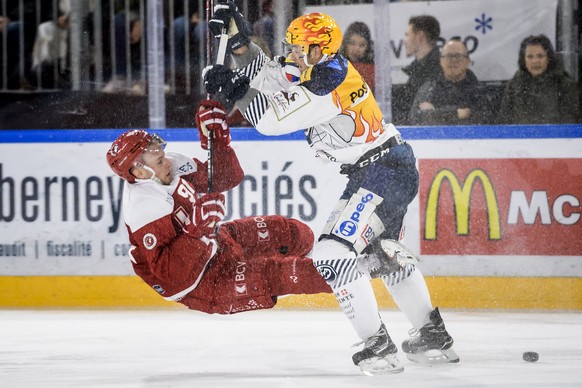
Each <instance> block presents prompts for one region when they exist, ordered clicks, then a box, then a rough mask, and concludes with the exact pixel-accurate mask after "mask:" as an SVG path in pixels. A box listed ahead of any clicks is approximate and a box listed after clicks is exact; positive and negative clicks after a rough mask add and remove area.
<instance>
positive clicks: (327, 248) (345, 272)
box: [312, 239, 362, 289]
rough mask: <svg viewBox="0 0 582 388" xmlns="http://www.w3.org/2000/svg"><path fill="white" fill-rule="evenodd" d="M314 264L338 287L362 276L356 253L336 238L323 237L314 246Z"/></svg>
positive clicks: (325, 278) (328, 281) (320, 272)
mask: <svg viewBox="0 0 582 388" xmlns="http://www.w3.org/2000/svg"><path fill="white" fill-rule="evenodd" d="M312 257H313V265H315V268H317V272H319V274H320V275H321V277H323V279H324V280H325V281H326V282H327V284H329V285H330V287H331V288H332V289H337V288H340V287H342V286H343V285H345V284H347V283H349V282H351V281H353V280H355V279H357V278H358V277H360V276H362V275H361V274H360V272H359V271H358V267H357V260H356V255H355V253H354V252H353V251H352V250H351V249H350V247H349V246H348V245H346V244H344V243H341V242H339V241H336V240H329V239H323V240H321V241H319V242H318V243H317V244H315V247H314V248H313V253H312Z"/></svg>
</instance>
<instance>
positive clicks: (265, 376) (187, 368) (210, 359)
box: [0, 309, 582, 388]
mask: <svg viewBox="0 0 582 388" xmlns="http://www.w3.org/2000/svg"><path fill="white" fill-rule="evenodd" d="M442 315H443V317H444V319H445V321H446V323H447V327H448V329H449V331H450V332H451V334H452V335H453V336H454V338H455V348H456V350H457V353H458V354H459V356H460V357H461V362H460V363H459V364H448V365H439V366H433V367H427V366H421V365H416V364H413V363H411V362H409V361H408V360H404V364H405V371H404V373H401V374H396V375H387V376H375V377H367V376H363V375H361V374H360V372H359V370H358V368H356V367H355V366H354V365H352V363H351V354H352V353H353V352H354V351H355V349H354V348H350V346H351V344H352V343H354V342H357V340H358V339H357V338H356V337H355V334H354V332H353V331H352V329H351V326H350V325H349V323H348V321H347V320H346V319H345V318H344V316H343V314H342V313H341V312H340V311H325V312H320V311H300V312H298V311H282V310H272V311H258V312H250V313H244V314H239V315H234V316H210V315H204V314H201V313H196V312H192V311H185V310H171V311H154V312H147V311H72V310H65V311H32V310H0V387H3V388H12V387H18V388H21V387H43V388H44V387H229V388H230V387H235V388H247V387H248V388H251V387H252V388H261V387H269V388H270V387H298V388H309V387H317V388H324V387H407V388H414V387H446V388H451V387H471V388H480V387H582V314H580V313H498V312H460V311H447V309H443V310H442ZM382 316H383V318H384V322H385V323H386V325H387V327H388V330H389V332H390V334H391V336H392V338H393V339H394V340H395V342H397V344H398V345H400V343H401V342H402V340H403V339H405V338H406V336H407V335H408V334H407V332H408V329H409V327H408V324H407V323H406V321H405V319H404V317H403V315H402V314H401V313H400V312H398V311H395V310H388V311H382ZM524 351H536V352H538V353H539V354H540V360H539V361H538V362H536V363H526V362H524V361H523V360H522V353H523V352H524ZM401 358H402V359H404V357H401Z"/></svg>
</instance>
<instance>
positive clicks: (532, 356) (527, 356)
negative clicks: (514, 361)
mask: <svg viewBox="0 0 582 388" xmlns="http://www.w3.org/2000/svg"><path fill="white" fill-rule="evenodd" d="M539 359H540V355H539V354H537V353H536V352H525V353H523V360H524V361H527V362H536V361H537V360H539Z"/></svg>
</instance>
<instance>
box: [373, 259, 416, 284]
mask: <svg viewBox="0 0 582 388" xmlns="http://www.w3.org/2000/svg"><path fill="white" fill-rule="evenodd" d="M414 271H416V266H415V265H414V264H406V265H404V266H403V267H400V269H398V270H397V271H394V272H392V273H390V274H388V275H383V276H381V278H382V281H383V282H384V284H385V285H386V286H387V287H394V286H395V285H397V284H398V283H400V282H402V281H404V280H405V279H407V278H409V277H410V276H411V275H412V274H413V273H414Z"/></svg>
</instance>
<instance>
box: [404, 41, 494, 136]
mask: <svg viewBox="0 0 582 388" xmlns="http://www.w3.org/2000/svg"><path fill="white" fill-rule="evenodd" d="M470 64H471V59H470V58H469V53H468V51H467V47H466V46H465V44H464V43H463V42H462V41H460V40H457V39H453V40H449V41H448V42H447V43H446V44H445V45H444V46H443V48H442V50H441V58H440V66H441V68H442V71H443V72H442V75H439V76H438V77H437V78H436V79H434V80H431V81H427V82H425V83H424V84H423V85H422V86H421V87H420V89H419V90H418V92H417V93H416V96H415V98H414V102H413V104H412V107H411V109H410V122H411V123H412V124H414V125H439V124H454V125H458V124H476V123H482V121H483V115H482V113H481V112H482V107H481V105H480V98H479V92H478V90H477V88H478V81H477V77H476V76H475V74H474V73H473V72H472V71H471V70H470V69H469V65H470Z"/></svg>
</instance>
